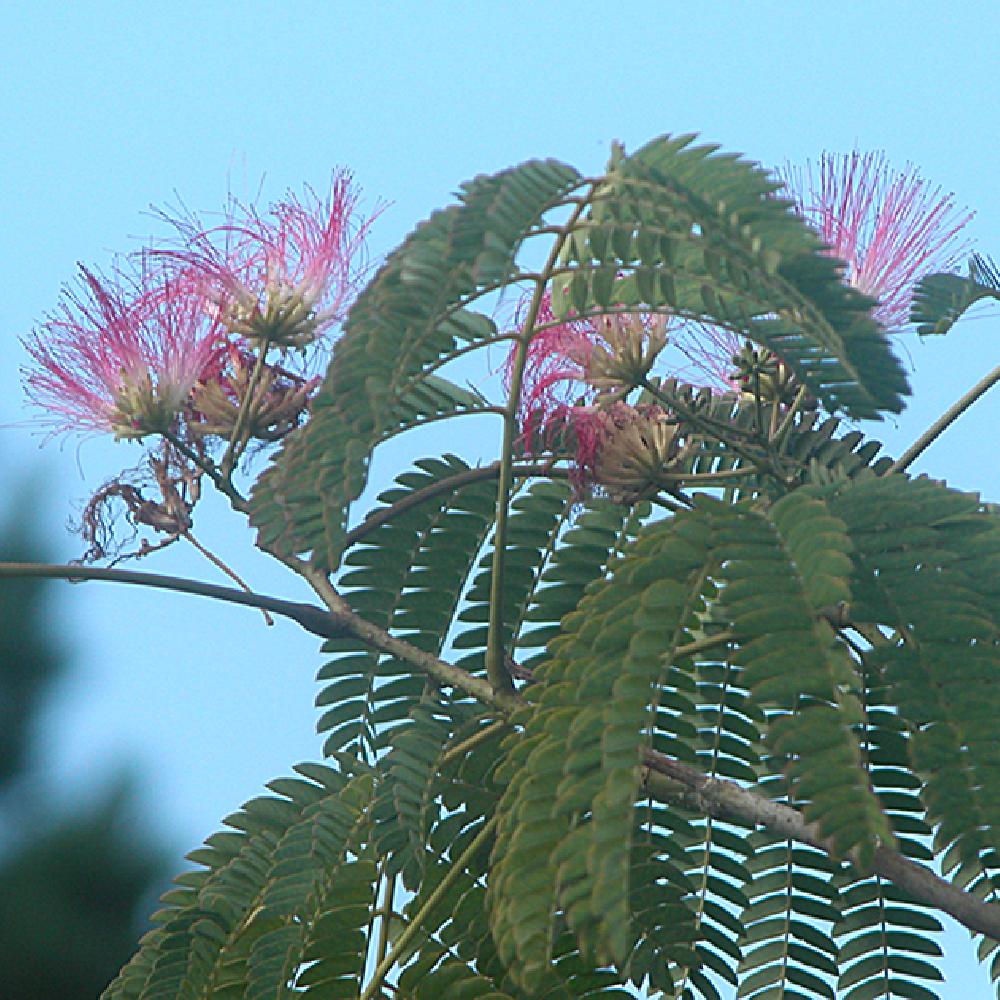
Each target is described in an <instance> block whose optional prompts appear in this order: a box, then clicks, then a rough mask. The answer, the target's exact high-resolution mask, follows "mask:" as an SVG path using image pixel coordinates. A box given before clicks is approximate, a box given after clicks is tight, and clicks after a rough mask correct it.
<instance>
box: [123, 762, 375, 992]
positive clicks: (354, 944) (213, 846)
mask: <svg viewBox="0 0 1000 1000" xmlns="http://www.w3.org/2000/svg"><path fill="white" fill-rule="evenodd" d="M341 763H342V764H343V765H344V769H343V770H337V769H334V768H331V767H327V766H323V765H319V764H302V765H299V766H298V767H297V768H296V770H297V771H298V773H299V775H300V777H296V778H285V779H278V780H277V781H274V782H271V784H270V787H271V789H272V790H273V791H274V792H276V793H277V794H276V795H274V796H266V797H261V798H256V799H252V800H251V801H249V802H247V803H246V804H245V805H244V806H243V808H242V809H241V810H240V811H239V812H238V813H235V814H233V815H232V816H229V817H228V818H227V819H226V820H225V822H226V824H227V825H228V826H229V827H230V830H228V831H224V832H221V833H217V834H215V835H213V836H212V837H210V838H209V839H208V840H207V841H206V843H205V846H204V847H203V848H201V849H199V850H197V851H193V852H192V853H191V854H190V855H189V858H190V860H192V861H194V862H196V863H197V864H199V865H201V866H202V867H201V868H199V869H197V870H195V871H192V872H188V873H186V874H185V875H182V876H180V877H179V878H178V879H177V886H178V887H177V888H176V889H174V890H172V891H171V892H169V893H167V894H166V895H165V896H164V897H163V902H164V903H165V904H166V905H165V907H164V909H162V910H161V911H160V912H159V913H157V914H156V915H154V917H153V920H154V922H155V923H156V924H157V926H156V928H155V929H154V930H152V931H151V932H149V933H148V934H147V935H146V936H145V938H143V941H142V944H141V947H140V950H139V952H138V953H137V954H136V955H135V957H134V958H133V959H132V961H131V962H130V963H129V964H128V965H127V966H126V967H125V968H124V969H123V970H122V972H121V973H120V974H119V976H118V977H117V978H116V979H115V980H114V981H113V982H112V983H111V984H110V985H109V986H108V988H107V990H106V991H105V992H104V994H103V996H104V997H105V998H106V1000H159V998H164V997H174V998H178V1000H186V998H192V1000H193V998H196V997H203V996H206V995H211V996H219V997H226V996H230V995H232V996H240V997H243V996H246V997H254V998H260V1000H262V998H263V997H284V996H289V997H290V996H292V995H296V996H297V995H301V991H299V992H292V991H289V990H287V989H286V985H287V983H288V982H290V981H291V979H292V978H293V977H294V975H295V973H296V970H297V969H298V967H299V965H300V963H301V962H302V961H303V960H304V959H308V958H309V957H310V955H311V954H313V953H314V952H315V951H316V950H320V949H321V950H322V951H323V955H324V957H325V958H328V959H329V960H330V962H331V963H333V964H334V965H335V966H336V972H335V973H334V972H333V971H332V966H329V965H328V967H327V971H326V972H324V971H323V970H318V971H316V972H313V973H312V976H311V978H312V982H313V983H314V984H315V983H323V985H324V988H326V987H327V986H329V984H330V983H332V982H333V981H334V979H336V980H337V981H338V982H341V983H342V984H348V983H349V984H350V985H351V988H353V989H354V990H355V991H357V989H358V984H359V982H360V976H361V975H362V973H363V971H364V962H365V954H366V950H367V949H366V944H365V933H364V928H365V926H366V925H367V923H368V921H369V919H370V916H369V915H370V910H371V907H372V906H373V905H374V882H375V865H374V864H373V863H372V861H371V860H370V859H366V858H364V857H358V856H349V854H348V852H349V851H350V850H352V849H353V850H354V851H357V849H358V845H359V843H360V842H361V841H362V840H363V838H364V831H365V829H366V828H367V826H368V819H367V816H366V814H367V811H368V806H369V802H370V799H371V795H372V790H373V786H372V778H371V776H370V775H369V774H368V773H367V771H366V770H365V769H363V768H359V767H358V766H357V765H355V764H354V763H353V762H351V761H349V760H343V761H342V762H341ZM352 769H353V770H352ZM352 775H353V776H352ZM365 887H367V888H365ZM366 893H367V895H366ZM331 923H336V924H337V925H338V928H339V929H338V933H337V935H336V946H335V948H330V947H328V945H329V942H328V941H326V942H325V944H323V945H319V944H317V942H318V941H320V939H324V938H325V934H326V930H325V929H326V928H328V927H329V925H330V924H331ZM327 973H329V974H327ZM331 976H332V977H333V978H331ZM300 985H301V986H303V987H304V986H308V985H309V983H306V982H300ZM305 995H308V990H306V994H305ZM316 995H317V996H318V995H319V993H317V994H316Z"/></svg>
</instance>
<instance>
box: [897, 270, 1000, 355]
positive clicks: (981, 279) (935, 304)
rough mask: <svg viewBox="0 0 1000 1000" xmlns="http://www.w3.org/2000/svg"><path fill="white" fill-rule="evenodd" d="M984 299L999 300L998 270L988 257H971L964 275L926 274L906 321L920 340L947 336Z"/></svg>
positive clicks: (999, 277)
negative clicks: (908, 320) (914, 328)
mask: <svg viewBox="0 0 1000 1000" xmlns="http://www.w3.org/2000/svg"><path fill="white" fill-rule="evenodd" d="M984 299H994V300H1000V270H998V269H997V266H996V264H994V263H993V261H991V260H990V259H989V258H988V257H983V256H980V255H979V254H973V255H972V257H971V258H970V259H969V271H968V274H967V275H966V276H965V277H963V276H962V275H960V274H929V275H928V276H927V277H926V278H924V279H923V280H922V281H921V282H920V283H919V284H918V285H917V288H916V291H915V292H914V294H913V307H912V309H911V311H910V321H911V322H912V323H916V324H917V333H919V334H920V335H921V336H922V337H926V336H929V335H931V334H942V333H947V332H948V331H949V330H950V329H951V328H952V327H953V326H954V325H955V324H956V323H957V322H958V321H959V320H960V319H961V318H962V316H963V315H965V313H966V312H967V311H968V310H969V309H970V308H971V307H972V306H974V305H975V304H976V303H977V302H982V301H983V300H984Z"/></svg>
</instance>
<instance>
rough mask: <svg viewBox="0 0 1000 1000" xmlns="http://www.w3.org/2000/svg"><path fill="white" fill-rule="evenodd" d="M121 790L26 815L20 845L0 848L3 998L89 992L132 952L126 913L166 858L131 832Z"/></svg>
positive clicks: (125, 788) (130, 915) (35, 999)
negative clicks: (30, 823)
mask: <svg viewBox="0 0 1000 1000" xmlns="http://www.w3.org/2000/svg"><path fill="white" fill-rule="evenodd" d="M130 793H131V788H130V786H129V785H128V784H122V785H121V786H120V787H119V788H118V789H116V790H113V791H112V792H111V793H110V794H107V795H106V796H105V797H104V799H103V800H102V801H98V802H96V803H94V804H93V805H90V806H88V807H86V808H84V809H80V810H78V811H77V812H76V813H75V814H74V815H72V816H67V817H65V818H62V819H60V820H58V821H55V822H53V821H52V819H50V818H48V817H46V818H45V822H44V825H40V824H38V823H37V820H36V825H35V827H34V829H33V831H32V836H31V839H30V841H29V842H27V843H25V844H22V845H19V846H18V847H16V848H14V849H12V850H9V851H8V852H5V856H4V858H3V859H2V861H0V953H2V954H3V972H2V980H3V986H4V988H3V995H4V996H5V997H9V998H10V1000H49V998H50V997H65V998H67V1000H71V998H79V1000H85V998H92V997H95V996H97V995H98V993H99V992H100V991H101V990H102V989H103V988H104V987H105V986H106V985H107V983H108V980H109V979H111V977H112V976H113V975H114V973H115V970H116V969H117V968H118V967H119V966H120V965H121V963H122V962H123V961H124V960H125V959H126V958H127V957H128V955H129V954H130V953H131V951H132V950H133V949H134V947H135V935H136V927H137V926H138V924H137V920H138V918H139V914H138V913H137V912H136V909H137V907H138V906H140V904H141V903H142V902H143V900H144V898H145V899H148V898H152V897H150V896H149V893H150V891H151V889H152V888H153V887H154V886H155V884H156V882H157V881H158V880H160V879H163V880H165V879H166V877H167V875H166V873H165V872H164V868H165V865H166V861H167V859H166V857H165V852H163V851H162V850H157V849H156V848H154V847H151V846H150V843H149V837H148V835H146V836H142V835H141V834H140V831H139V830H138V829H137V828H136V823H135V816H134V815H133V813H134V807H133V806H131V805H130V801H129V800H130V798H131V794H130ZM5 818H6V819H8V820H10V819H13V818H15V817H14V816H13V815H12V814H11V813H5ZM161 884H162V883H161Z"/></svg>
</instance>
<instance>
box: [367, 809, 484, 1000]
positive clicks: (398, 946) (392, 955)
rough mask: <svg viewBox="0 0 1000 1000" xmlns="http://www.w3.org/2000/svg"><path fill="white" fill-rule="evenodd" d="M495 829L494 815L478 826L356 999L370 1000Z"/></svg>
mask: <svg viewBox="0 0 1000 1000" xmlns="http://www.w3.org/2000/svg"><path fill="white" fill-rule="evenodd" d="M495 829H496V817H495V816H494V817H492V818H491V819H489V820H487V822H486V824H485V825H484V826H483V828H482V830H480V831H479V833H477V834H476V836H475V838H474V839H473V841H472V843H471V844H469V846H468V847H467V848H466V849H465V850H464V851H463V852H462V855H461V857H459V858H458V859H457V860H456V861H454V862H452V865H451V867H450V868H449V869H448V872H447V874H446V875H445V876H444V878H443V879H441V881H440V882H439V883H438V885H437V888H436V889H435V890H434V891H433V892H432V893H431V894H430V895H429V896H428V897H427V902H426V903H424V905H423V906H421V907H420V909H419V910H418V911H417V912H416V913H415V914H414V915H413V919H412V920H411V921H410V922H409V924H407V926H406V929H405V930H404V931H403V933H402V934H400V935H399V937H398V938H397V939H396V943H395V944H394V945H393V948H392V951H390V952H389V954H387V955H386V956H385V958H383V959H382V961H381V962H379V964H378V967H377V968H376V969H375V971H374V973H372V978H371V979H370V980H369V982H368V985H367V986H365V988H364V990H362V992H361V996H360V997H359V998H358V1000H372V998H373V997H374V996H375V995H376V993H377V991H378V989H379V987H380V986H381V985H382V980H383V979H385V977H386V976H387V975H388V974H389V973H390V972H391V971H392V967H393V966H394V965H395V964H396V961H397V959H398V958H399V957H400V956H401V955H404V954H405V953H406V949H407V948H409V946H410V942H411V941H412V940H413V939H414V938H415V937H416V936H417V934H418V933H419V931H420V928H421V925H422V923H423V921H424V919H425V918H426V917H427V914H428V913H430V912H431V911H432V910H433V909H434V907H435V906H437V904H438V903H439V902H441V900H442V899H443V898H444V896H445V894H446V893H447V892H448V890H449V889H451V887H452V885H453V884H454V883H455V881H456V880H457V879H458V878H459V876H460V875H463V874H464V873H465V868H466V865H468V863H469V862H470V861H471V860H472V859H473V857H474V856H475V855H476V852H477V851H478V850H479V849H480V848H481V847H482V846H483V845H484V844H485V843H486V841H487V840H488V839H489V838H490V837H491V836H492V835H493V832H494V830H495Z"/></svg>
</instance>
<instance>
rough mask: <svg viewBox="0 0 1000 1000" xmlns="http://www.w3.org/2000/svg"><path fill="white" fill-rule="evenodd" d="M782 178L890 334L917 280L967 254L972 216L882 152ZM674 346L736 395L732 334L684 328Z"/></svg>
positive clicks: (831, 158) (737, 344)
mask: <svg viewBox="0 0 1000 1000" xmlns="http://www.w3.org/2000/svg"><path fill="white" fill-rule="evenodd" d="M782 179H783V180H784V182H785V186H786V189H787V191H788V193H789V194H790V196H791V197H792V198H793V199H794V201H795V204H796V207H797V210H798V212H799V214H800V215H801V216H802V218H803V219H804V220H805V221H806V222H807V223H808V224H809V225H810V226H812V227H813V228H814V229H815V230H816V232H817V234H818V235H819V236H820V238H821V239H822V240H823V243H824V244H825V245H826V253H827V254H829V255H830V256H831V257H835V258H837V259H838V260H840V261H842V262H843V264H844V280H845V281H846V282H847V284H849V285H850V286H851V287H852V288H856V289H857V290H858V291H859V292H862V293H864V294H865V295H867V296H869V297H871V298H873V299H875V300H876V303H877V304H876V305H875V308H874V309H873V310H872V316H873V318H874V319H876V320H877V321H878V322H879V323H881V324H882V326H884V327H885V328H886V329H887V330H888V331H889V332H890V333H898V332H900V331H901V330H902V329H903V328H904V327H905V326H906V324H907V323H908V322H909V317H910V306H911V304H912V302H913V293H914V291H915V289H916V287H917V285H918V284H919V282H920V280H921V279H922V278H924V277H926V276H927V275H928V274H931V273H933V272H935V271H947V270H951V269H952V268H954V267H955V265H956V264H957V263H958V261H959V259H960V257H961V255H962V253H963V252H964V251H965V250H966V249H967V244H965V243H964V242H963V241H962V239H961V235H960V234H961V231H962V229H963V228H964V227H965V225H966V224H967V223H968V222H969V221H970V220H971V218H972V216H971V214H969V213H966V212H961V211H959V210H958V209H957V208H956V205H955V200H954V197H953V196H952V195H949V194H945V193H944V192H943V191H942V190H941V189H940V188H935V187H931V186H930V185H929V184H928V182H927V181H926V180H924V179H923V178H922V177H921V176H920V174H919V173H918V172H917V171H916V170H915V169H913V168H907V169H905V170H902V171H899V170H894V169H893V168H892V167H890V166H889V165H888V164H887V163H886V161H885V157H884V156H883V155H882V154H881V153H859V152H853V153H848V154H846V155H842V156H835V155H833V154H829V153H827V154H824V155H823V156H822V157H821V158H820V161H819V164H818V165H817V166H816V167H815V168H814V167H813V166H812V165H811V164H810V165H807V166H806V167H805V168H804V169H794V168H786V169H785V170H784V171H783V172H782ZM674 342H675V346H676V347H677V348H678V350H679V351H681V353H683V354H684V355H685V356H686V357H687V358H688V360H689V361H690V362H691V364H692V366H693V367H694V369H695V370H696V371H697V372H698V373H699V375H700V376H701V377H702V378H703V379H704V380H705V382H706V384H708V385H711V386H712V387H713V388H719V389H723V390H727V389H733V388H736V389H739V388H741V384H740V381H739V377H738V373H737V372H736V370H735V368H737V367H738V365H736V360H735V359H736V358H737V356H739V355H740V353H741V349H742V348H743V347H744V345H743V342H742V340H741V339H740V337H739V335H738V334H737V333H735V332H733V331H732V330H727V329H724V328H722V327H716V326H710V325H708V324H704V323H689V324H686V325H685V326H684V327H683V328H682V329H681V330H679V331H678V333H677V336H676V337H675V341H674Z"/></svg>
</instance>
